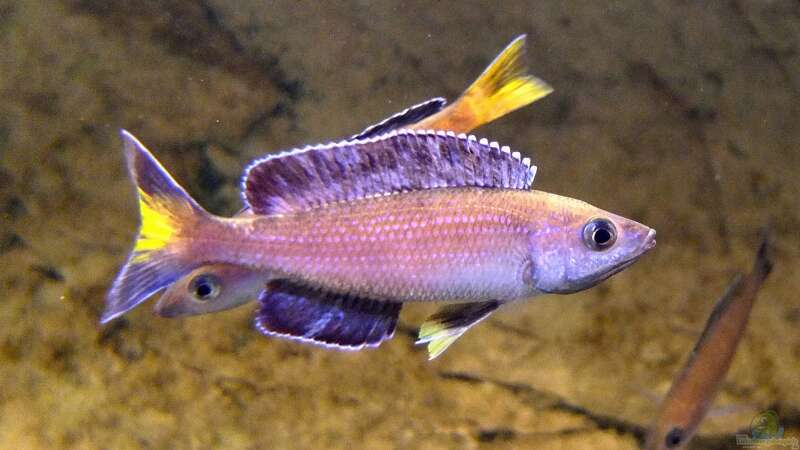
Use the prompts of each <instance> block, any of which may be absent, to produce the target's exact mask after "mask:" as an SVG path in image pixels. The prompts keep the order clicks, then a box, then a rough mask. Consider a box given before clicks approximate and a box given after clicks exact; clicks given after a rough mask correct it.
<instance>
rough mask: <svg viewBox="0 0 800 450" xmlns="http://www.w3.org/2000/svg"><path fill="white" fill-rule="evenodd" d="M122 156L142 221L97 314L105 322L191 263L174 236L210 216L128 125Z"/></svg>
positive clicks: (189, 268)
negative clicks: (103, 308) (135, 191)
mask: <svg viewBox="0 0 800 450" xmlns="http://www.w3.org/2000/svg"><path fill="white" fill-rule="evenodd" d="M121 137H122V141H123V143H124V147H125V157H126V159H127V162H128V169H129V171H130V173H131V177H132V178H133V181H134V182H135V183H136V187H137V193H138V199H139V214H140V215H141V225H140V227H139V236H138V237H137V239H136V243H135V244H134V246H133V250H132V251H131V254H130V256H129V257H128V260H127V262H126V263H125V265H124V266H123V267H122V270H121V271H120V273H119V274H118V275H117V278H116V279H115V280H114V284H113V285H112V287H111V291H110V292H109V294H108V297H107V298H106V309H105V311H104V312H103V315H102V317H101V319H100V321H101V322H103V323H105V322H108V321H110V320H112V319H114V318H116V317H118V316H120V315H122V314H124V313H125V312H127V311H129V310H130V309H132V308H134V307H136V306H137V305H138V304H140V303H141V302H143V301H145V300H147V298H148V297H150V296H151V295H152V294H154V293H155V292H157V291H159V290H161V289H163V288H164V287H166V286H168V285H169V284H171V283H172V282H174V281H175V280H176V279H178V278H179V277H181V276H183V275H184V274H185V273H188V272H189V271H190V270H191V269H192V267H191V266H190V265H189V264H187V263H186V262H185V261H183V259H184V258H181V256H182V255H181V254H180V252H181V250H182V248H181V247H180V245H177V244H176V241H177V240H176V237H177V236H178V235H179V234H181V233H183V232H185V228H186V227H190V226H192V224H193V223H195V222H196V221H197V218H198V217H205V216H208V213H206V212H205V210H203V209H202V208H201V207H200V206H199V205H198V204H197V203H196V202H195V201H194V200H193V199H192V198H191V197H189V194H187V193H186V191H185V190H184V189H183V188H182V187H181V186H180V185H178V183H177V182H175V180H173V179H172V177H171V176H170V175H169V173H167V171H166V170H165V169H164V168H163V167H162V166H161V164H159V162H158V161H157V160H156V159H155V158H154V157H153V155H152V154H151V153H150V152H149V151H148V150H147V149H146V148H145V147H144V146H143V145H142V144H141V143H140V142H139V141H138V140H136V138H135V137H133V135H131V134H130V133H128V132H127V131H124V130H123V131H122V132H121Z"/></svg>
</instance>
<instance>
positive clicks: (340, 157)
mask: <svg viewBox="0 0 800 450" xmlns="http://www.w3.org/2000/svg"><path fill="white" fill-rule="evenodd" d="M535 174H536V166H531V164H530V160H529V159H528V158H524V159H523V158H521V157H520V154H519V153H518V152H513V153H512V152H511V150H510V149H509V148H508V147H505V146H503V147H501V146H500V145H499V144H497V142H488V141H487V140H485V139H481V140H480V141H478V140H477V139H476V138H475V136H466V135H463V134H461V135H458V136H456V135H455V134H454V133H452V132H447V133H446V132H444V131H438V132H434V131H411V130H400V131H391V132H389V133H387V134H383V135H380V136H377V137H374V138H370V139H366V140H357V141H343V142H339V143H335V144H325V145H317V146H313V147H305V148H302V149H298V150H292V151H289V152H284V153H281V154H278V155H271V156H267V157H266V158H263V159H259V160H256V161H254V162H253V163H252V164H251V165H250V166H249V167H248V168H247V170H246V171H245V176H244V180H243V187H242V191H243V192H244V199H245V203H246V204H247V205H250V207H252V208H253V212H254V213H256V214H265V215H269V214H284V213H291V212H297V211H305V210H309V209H313V208H316V207H320V206H324V205H326V204H329V203H335V202H340V201H351V200H355V199H360V198H365V197H371V196H376V195H384V194H391V193H397V192H403V191H414V190H424V189H434V188H442V187H475V186H477V187H485V188H496V189H530V187H531V184H532V183H533V178H534V175H535Z"/></svg>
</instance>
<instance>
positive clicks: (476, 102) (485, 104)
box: [412, 35, 553, 133]
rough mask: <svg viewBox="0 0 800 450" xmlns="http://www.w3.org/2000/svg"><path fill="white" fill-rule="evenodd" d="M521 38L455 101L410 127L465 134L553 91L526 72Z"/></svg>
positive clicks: (523, 42) (498, 57) (523, 44)
mask: <svg viewBox="0 0 800 450" xmlns="http://www.w3.org/2000/svg"><path fill="white" fill-rule="evenodd" d="M525 38H526V37H525V35H522V36H519V37H518V38H516V39H514V40H513V41H512V42H511V43H510V44H509V45H508V46H507V47H506V48H505V49H504V50H503V51H502V52H501V53H500V54H499V55H498V56H497V57H496V58H495V59H494V61H492V63H491V64H490V65H489V67H487V68H486V70H484V71H483V73H482V74H481V76H479V77H478V79H477V80H475V81H474V82H473V83H472V85H470V87H468V88H467V90H466V91H464V93H463V94H461V97H459V98H458V100H456V102H455V103H453V104H452V105H450V106H448V107H447V108H445V109H443V110H442V111H440V112H438V113H436V114H434V115H433V116H430V117H428V118H426V119H424V120H422V121H420V122H418V123H416V124H414V125H413V126H412V128H414V129H434V130H449V131H455V132H461V133H466V132H469V131H471V130H473V129H475V128H477V127H479V126H481V125H484V124H486V123H489V122H491V121H493V120H495V119H498V118H500V117H502V116H504V115H506V114H508V113H510V112H511V111H514V110H516V109H519V108H521V107H523V106H527V105H529V104H531V103H533V102H535V101H536V100H539V99H540V98H542V97H544V96H546V95H548V94H550V93H551V92H553V88H551V87H550V86H549V85H548V84H547V83H545V82H544V81H542V80H540V79H538V78H536V77H534V76H532V75H529V74H528V73H527V72H526V70H525V67H524V63H523V57H524V55H525Z"/></svg>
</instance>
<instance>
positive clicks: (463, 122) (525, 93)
mask: <svg viewBox="0 0 800 450" xmlns="http://www.w3.org/2000/svg"><path fill="white" fill-rule="evenodd" d="M525 42H526V36H525V35H524V34H523V35H521V36H518V37H517V38H516V39H514V40H513V41H512V42H511V43H509V44H508V45H507V46H506V47H505V49H503V51H501V52H500V54H498V55H497V57H495V59H494V60H493V61H492V62H491V63H490V64H489V65H488V66H487V67H486V69H485V70H484V71H483V72H482V73H481V74H480V76H479V77H478V78H476V79H475V81H474V82H473V83H472V84H470V85H469V87H468V88H467V89H466V90H465V91H464V92H463V93H462V94H461V95H460V96H459V98H458V99H457V100H456V101H455V102H454V103H453V104H451V105H447V101H446V100H445V99H444V98H441V97H436V98H432V99H430V100H427V101H424V102H421V103H419V104H416V105H413V106H410V107H408V108H406V109H405V110H403V111H400V112H398V113H396V114H393V115H391V116H389V117H388V118H386V119H384V120H382V121H380V122H378V123H377V124H375V125H371V126H369V127H367V128H365V129H364V130H363V131H361V132H360V133H358V134H355V135H353V136H351V137H350V139H352V140H358V139H367V138H370V137H374V136H379V135H381V134H383V133H387V132H389V131H392V130H395V129H399V128H407V129H411V130H423V131H425V130H437V131H438V130H442V131H453V132H456V133H469V132H470V131H472V130H474V129H475V128H478V127H480V126H482V125H484V124H486V123H489V122H492V121H494V120H496V119H498V118H500V117H502V116H504V115H506V114H508V113H510V112H512V111H514V110H516V109H519V108H521V107H523V106H526V105H529V104H531V103H533V102H535V101H537V100H539V99H541V98H543V97H545V96H547V95H548V94H550V93H551V92H553V88H552V87H550V86H549V85H548V84H547V83H546V82H544V81H542V80H540V79H539V78H536V77H534V76H532V75H529V74H528V73H527V72H526V70H525V67H524V64H523V60H524V56H525ZM243 213H247V211H244V212H243ZM270 278H271V275H270V274H269V273H259V272H258V271H254V270H250V269H247V268H242V267H238V268H234V267H232V266H229V265H207V266H202V267H199V268H197V269H196V270H193V271H192V272H191V273H190V274H189V275H187V276H186V277H184V278H182V279H180V280H178V281H177V282H175V283H174V284H173V285H172V286H170V287H168V288H167V289H166V290H165V291H164V294H162V296H161V298H160V299H159V301H158V302H157V303H156V304H155V306H154V307H153V312H154V313H155V314H157V315H159V316H162V317H182V316H188V315H197V314H207V313H213V312H219V311H222V310H226V309H230V308H235V307H237V306H239V305H242V304H245V303H249V302H251V301H255V300H256V299H257V298H258V294H259V293H260V292H261V291H262V290H263V287H264V285H265V284H266V282H267V281H269V279H270ZM198 288H199V289H200V290H199V291H198Z"/></svg>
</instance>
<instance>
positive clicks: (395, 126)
mask: <svg viewBox="0 0 800 450" xmlns="http://www.w3.org/2000/svg"><path fill="white" fill-rule="evenodd" d="M446 104H447V100H445V99H443V98H442V97H436V98H432V99H430V100H427V101H424V102H422V103H420V104H418V105H414V106H411V107H409V108H406V109H405V110H403V111H400V112H399V113H397V114H395V115H393V116H390V117H388V118H386V119H383V120H382V121H381V122H378V123H376V124H375V125H371V126H369V127H367V128H366V129H365V130H364V131H362V132H361V133H358V134H356V135H354V136H353V137H351V138H350V140H357V139H367V138H371V137H375V136H380V135H381V134H386V133H388V132H390V131H392V130H399V129H401V128H405V127H408V126H409V125H413V124H415V123H417V122H419V121H420V120H422V119H424V118H426V117H429V116H432V115H434V114H436V113H437V112H439V111H441V110H442V109H443V108H444V105H446Z"/></svg>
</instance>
